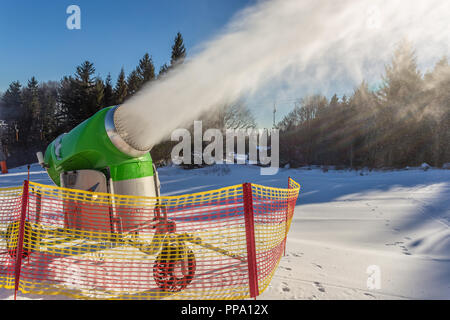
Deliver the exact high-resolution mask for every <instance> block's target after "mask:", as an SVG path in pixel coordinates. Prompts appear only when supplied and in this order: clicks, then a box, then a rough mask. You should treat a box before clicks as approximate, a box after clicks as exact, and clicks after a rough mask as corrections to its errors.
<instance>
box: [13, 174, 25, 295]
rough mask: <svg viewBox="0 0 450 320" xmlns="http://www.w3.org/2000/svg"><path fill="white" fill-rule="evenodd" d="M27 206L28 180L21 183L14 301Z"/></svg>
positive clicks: (20, 264) (17, 284) (18, 277)
mask: <svg viewBox="0 0 450 320" xmlns="http://www.w3.org/2000/svg"><path fill="white" fill-rule="evenodd" d="M27 206H28V180H25V181H24V182H23V192H22V201H21V212H20V224H19V236H18V239H17V250H16V265H15V269H14V276H15V279H14V300H16V296H17V290H18V289H19V281H20V270H21V268H22V254H23V238H24V234H25V218H26V214H27Z"/></svg>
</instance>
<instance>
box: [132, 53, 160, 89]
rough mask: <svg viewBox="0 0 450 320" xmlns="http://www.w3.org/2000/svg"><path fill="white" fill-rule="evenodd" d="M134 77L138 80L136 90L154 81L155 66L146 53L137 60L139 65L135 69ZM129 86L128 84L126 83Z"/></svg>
mask: <svg viewBox="0 0 450 320" xmlns="http://www.w3.org/2000/svg"><path fill="white" fill-rule="evenodd" d="M136 75H137V76H138V77H139V79H140V81H141V82H140V83H138V89H139V88H140V87H142V86H143V85H144V84H145V83H146V82H148V81H152V80H154V79H155V66H154V64H153V60H152V58H151V57H150V55H149V54H148V53H146V54H145V55H144V56H143V57H142V59H141V60H139V65H138V67H137V68H136ZM128 84H129V83H128Z"/></svg>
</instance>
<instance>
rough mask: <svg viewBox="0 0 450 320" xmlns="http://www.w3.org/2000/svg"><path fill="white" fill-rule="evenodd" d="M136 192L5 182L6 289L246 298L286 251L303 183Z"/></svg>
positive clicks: (0, 259) (1, 218) (262, 285)
mask: <svg viewBox="0 0 450 320" xmlns="http://www.w3.org/2000/svg"><path fill="white" fill-rule="evenodd" d="M288 184H289V186H288V188H287V189H281V188H270V187H264V186H260V185H256V184H243V185H235V186H230V187H226V188H221V189H217V190H211V191H207V192H200V193H195V194H187V195H181V196H171V197H158V198H156V197H134V196H121V195H111V194H106V193H93V192H85V191H80V190H73V189H65V188H58V187H53V186H47V185H42V184H38V183H34V182H28V181H25V183H24V186H23V187H16V188H3V189H0V233H1V237H0V287H5V288H9V289H16V290H17V291H20V292H22V293H34V294H46V295H60V294H62V295H67V296H70V297H72V298H77V299H242V298H248V297H255V296H257V295H259V294H261V293H262V292H263V291H264V290H265V289H266V288H267V286H268V285H269V283H270V281H271V279H272V276H273V274H274V272H275V270H276V267H277V265H278V263H279V261H280V259H281V257H282V256H283V251H284V249H285V242H286V239H287V233H288V231H289V227H290V223H291V220H292V216H293V214H294V208H295V203H296V201H297V196H298V193H299V190H300V186H299V185H298V184H297V183H296V182H295V181H293V180H292V179H289V183H288Z"/></svg>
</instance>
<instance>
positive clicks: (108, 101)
mask: <svg viewBox="0 0 450 320" xmlns="http://www.w3.org/2000/svg"><path fill="white" fill-rule="evenodd" d="M111 81H112V80H111V74H110V73H108V76H107V77H106V79H105V83H104V85H103V86H104V89H103V103H102V105H103V107H110V106H112V105H114V104H115V102H114V90H113V87H112V82H111Z"/></svg>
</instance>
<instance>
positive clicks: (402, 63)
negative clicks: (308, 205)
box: [277, 41, 450, 168]
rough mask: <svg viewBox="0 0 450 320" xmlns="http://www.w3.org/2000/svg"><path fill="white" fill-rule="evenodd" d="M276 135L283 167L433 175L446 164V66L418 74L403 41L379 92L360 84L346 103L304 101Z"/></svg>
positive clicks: (449, 134)
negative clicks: (419, 170) (414, 170)
mask: <svg viewBox="0 0 450 320" xmlns="http://www.w3.org/2000/svg"><path fill="white" fill-rule="evenodd" d="M277 127H278V128H279V129H280V163H282V164H284V165H285V164H289V165H290V166H294V167H298V166H304V165H313V164H316V165H338V166H345V167H355V168H362V167H368V168H380V167H392V168H404V167H406V166H417V165H421V164H422V163H424V162H425V163H428V164H429V165H432V166H438V167H440V166H442V165H443V164H445V163H448V162H450V66H449V62H448V59H447V57H443V58H442V59H440V60H439V61H438V62H437V63H436V65H435V66H434V68H433V69H432V70H431V71H428V72H426V73H425V74H421V72H420V71H419V69H418V66H417V58H416V55H415V51H414V49H413V46H412V45H411V43H409V42H407V41H403V42H401V43H400V44H399V45H398V46H397V48H396V50H395V52H394V54H393V58H392V61H391V62H390V64H388V65H387V66H386V67H385V72H384V74H383V77H382V84H381V85H380V86H379V87H378V88H376V89H371V88H369V85H368V83H367V82H365V81H363V82H362V83H361V85H360V86H359V87H357V88H356V89H355V90H354V92H353V94H352V95H351V96H349V97H347V96H345V95H344V96H343V97H342V98H340V99H339V98H338V97H337V95H334V96H333V97H332V98H331V99H330V100H328V99H327V98H326V97H324V96H323V95H320V94H316V95H312V96H308V97H304V98H302V99H299V100H298V101H297V102H296V104H295V106H294V108H293V110H292V111H291V112H290V113H289V114H288V115H286V116H285V117H284V118H283V119H282V121H280V122H279V123H278V124H277Z"/></svg>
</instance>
